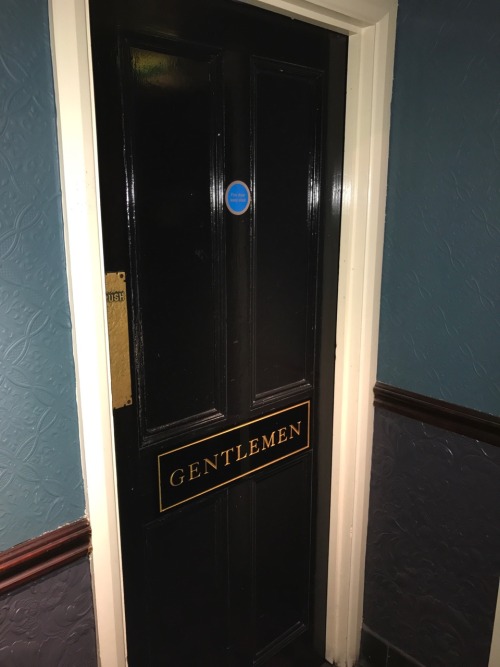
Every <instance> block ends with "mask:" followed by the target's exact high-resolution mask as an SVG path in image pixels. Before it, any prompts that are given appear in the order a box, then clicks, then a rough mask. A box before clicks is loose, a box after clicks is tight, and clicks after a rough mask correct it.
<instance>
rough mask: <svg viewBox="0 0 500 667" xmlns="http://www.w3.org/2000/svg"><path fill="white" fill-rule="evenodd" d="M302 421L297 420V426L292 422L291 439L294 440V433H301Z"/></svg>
mask: <svg viewBox="0 0 500 667" xmlns="http://www.w3.org/2000/svg"><path fill="white" fill-rule="evenodd" d="M301 424H302V422H297V426H296V427H295V426H294V425H293V424H290V440H293V434H294V433H295V435H300V425H301Z"/></svg>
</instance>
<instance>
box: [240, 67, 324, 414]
mask: <svg viewBox="0 0 500 667" xmlns="http://www.w3.org/2000/svg"><path fill="white" fill-rule="evenodd" d="M253 65H254V67H253V84H254V95H253V99H254V123H255V125H254V128H253V146H254V150H253V153H254V159H253V163H254V183H255V185H254V198H255V201H256V211H257V213H256V214H255V221H254V224H255V239H256V241H255V256H254V262H255V264H254V266H255V273H254V280H255V284H254V294H255V318H254V323H255V339H254V345H255V394H254V401H255V400H259V399H262V398H264V397H269V395H270V394H274V395H276V394H279V393H282V392H286V391H287V390H288V392H290V390H291V389H293V388H294V387H296V388H299V389H304V387H305V386H306V385H310V384H311V382H312V367H313V346H314V336H313V332H314V322H315V317H316V312H315V311H316V308H315V275H314V271H315V268H316V266H317V261H316V255H317V239H318V234H317V232H318V230H317V223H318V218H317V213H318V191H317V187H318V169H319V160H320V155H319V139H320V134H321V122H322V118H321V113H320V112H321V101H322V93H323V81H322V77H321V73H320V72H317V71H315V70H312V69H308V68H299V67H297V66H292V65H290V64H288V63H284V62H276V61H269V60H267V61H266V60H263V59H260V60H258V61H255V60H254V62H253ZM291 137H293V141H291V140H290V138H291ZM284 165H294V166H293V169H285V168H284ZM269 285H273V289H272V290H270V289H269Z"/></svg>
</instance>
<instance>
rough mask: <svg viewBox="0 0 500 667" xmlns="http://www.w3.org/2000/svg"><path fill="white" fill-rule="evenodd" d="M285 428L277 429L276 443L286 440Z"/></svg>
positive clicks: (279, 443)
mask: <svg viewBox="0 0 500 667" xmlns="http://www.w3.org/2000/svg"><path fill="white" fill-rule="evenodd" d="M285 434H286V428H285V427H283V428H279V429H278V436H279V437H278V445H281V443H282V442H286V441H287V440H288V438H287V437H286V435H285Z"/></svg>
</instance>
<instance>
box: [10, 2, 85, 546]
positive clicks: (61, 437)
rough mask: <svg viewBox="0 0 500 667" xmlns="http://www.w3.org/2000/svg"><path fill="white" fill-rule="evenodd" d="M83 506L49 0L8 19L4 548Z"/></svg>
mask: <svg viewBox="0 0 500 667" xmlns="http://www.w3.org/2000/svg"><path fill="white" fill-rule="evenodd" d="M83 514H84V495H83V483H82V474H81V464H80V449H79V441H78V427H77V416H76V402H75V377H74V368H73V357H72V347H71V324H70V317H69V309H68V295H67V280H66V270H65V264H64V245H63V226H62V217H61V193H60V183H59V173H58V157H57V143H56V125H55V106H54V88H53V80H52V68H51V59H50V43H49V27H48V9H47V1H46V0H3V1H2V3H1V20H0V550H3V549H6V548H8V547H10V546H12V545H14V544H17V543H19V542H22V541H24V540H26V539H29V538H32V537H35V536H38V535H40V534H42V533H44V532H46V531H49V530H52V529H54V528H57V527H58V526H61V525H63V524H65V523H68V522H70V521H73V520H75V519H77V518H79V517H81V516H83Z"/></svg>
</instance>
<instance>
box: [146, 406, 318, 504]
mask: <svg viewBox="0 0 500 667" xmlns="http://www.w3.org/2000/svg"><path fill="white" fill-rule="evenodd" d="M310 411H311V404H310V401H305V402H303V403H299V404H298V405H294V406H292V407H289V408H285V409H284V410H279V411H278V412H274V413H272V414H270V415H266V416H264V417H259V418H258V419H254V420H253V421H250V422H246V423H245V424H240V425H239V426H235V427H234V428H230V429H228V430H227V431H222V433H216V434H215V435H211V436H209V437H208V438H203V439H202V440H197V441H195V442H190V443H189V444H187V445H184V446H182V447H178V448H177V449H174V450H172V451H170V452H164V453H163V454H160V455H159V456H158V486H159V498H160V512H165V510H168V509H171V508H173V507H177V506H178V505H181V504H183V503H185V502H187V501H188V500H192V499H194V498H197V497H198V496H201V495H203V494H204V493H208V492H209V491H212V490H213V489H217V488H219V487H221V486H224V485H226V484H229V483H231V482H234V481H236V480H238V479H240V478H242V477H245V476H246V475H250V474H251V473H253V472H256V471H257V470H261V469H262V468H266V467H267V466H270V465H272V464H274V463H277V462H278V461H282V460H283V459H286V458H288V457H290V456H293V455H295V454H298V453H299V452H302V451H304V450H306V449H308V448H309V446H310V443H309V430H310Z"/></svg>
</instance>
